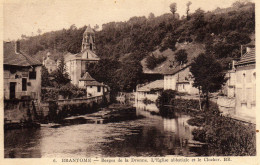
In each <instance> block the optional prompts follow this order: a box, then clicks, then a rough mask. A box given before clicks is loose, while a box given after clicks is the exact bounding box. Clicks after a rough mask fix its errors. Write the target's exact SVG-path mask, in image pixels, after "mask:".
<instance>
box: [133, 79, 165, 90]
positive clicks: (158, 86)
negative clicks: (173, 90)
mask: <svg viewBox="0 0 260 165" xmlns="http://www.w3.org/2000/svg"><path fill="white" fill-rule="evenodd" d="M163 87H164V80H156V81H153V82H151V83H149V84H147V85H144V86H142V87H140V88H138V89H137V91H139V92H148V91H150V90H151V89H163Z"/></svg>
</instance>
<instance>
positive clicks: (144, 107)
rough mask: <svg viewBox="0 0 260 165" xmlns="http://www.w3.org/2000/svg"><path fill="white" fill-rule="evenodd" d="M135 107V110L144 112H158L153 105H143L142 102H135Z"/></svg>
mask: <svg viewBox="0 0 260 165" xmlns="http://www.w3.org/2000/svg"><path fill="white" fill-rule="evenodd" d="M135 107H136V108H137V109H140V110H144V111H150V112H152V111H153V112H159V109H158V107H157V106H156V105H155V104H154V103H152V104H144V103H143V102H142V101H137V102H136V103H135Z"/></svg>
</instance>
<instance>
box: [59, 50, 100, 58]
mask: <svg viewBox="0 0 260 165" xmlns="http://www.w3.org/2000/svg"><path fill="white" fill-rule="evenodd" d="M64 59H65V61H69V60H75V59H80V60H89V61H98V60H100V58H99V57H98V56H97V55H96V54H95V53H94V52H93V51H91V50H88V49H87V50H84V51H83V52H80V53H78V54H71V53H67V54H66V55H65V56H64Z"/></svg>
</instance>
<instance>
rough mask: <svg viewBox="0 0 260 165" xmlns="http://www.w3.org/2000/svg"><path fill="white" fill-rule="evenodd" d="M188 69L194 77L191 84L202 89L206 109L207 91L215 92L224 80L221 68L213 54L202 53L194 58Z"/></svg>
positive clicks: (207, 103) (207, 101)
mask: <svg viewBox="0 0 260 165" xmlns="http://www.w3.org/2000/svg"><path fill="white" fill-rule="evenodd" d="M190 71H191V73H192V75H193V77H194V83H193V86H194V87H197V88H198V89H199V90H201V91H202V94H203V97H204V99H205V102H206V109H207V110H208V107H209V93H211V92H217V91H218V90H220V89H221V87H222V85H223V84H224V83H225V82H226V78H225V73H224V72H223V68H222V66H221V64H220V63H219V62H218V61H217V60H216V59H215V58H214V56H213V55H206V54H204V53H202V54H200V55H199V56H198V57H197V58H195V59H194V61H193V62H192V64H191V69H190Z"/></svg>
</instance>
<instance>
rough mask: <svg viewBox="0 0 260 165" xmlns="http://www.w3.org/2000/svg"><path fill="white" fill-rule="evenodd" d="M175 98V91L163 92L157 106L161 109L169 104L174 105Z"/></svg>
mask: <svg viewBox="0 0 260 165" xmlns="http://www.w3.org/2000/svg"><path fill="white" fill-rule="evenodd" d="M175 96H176V91H175V90H171V89H168V90H165V91H163V92H162V94H161V95H160V96H159V97H158V99H157V100H156V106H157V107H159V108H160V107H163V106H164V105H167V104H171V105H174V99H175Z"/></svg>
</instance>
